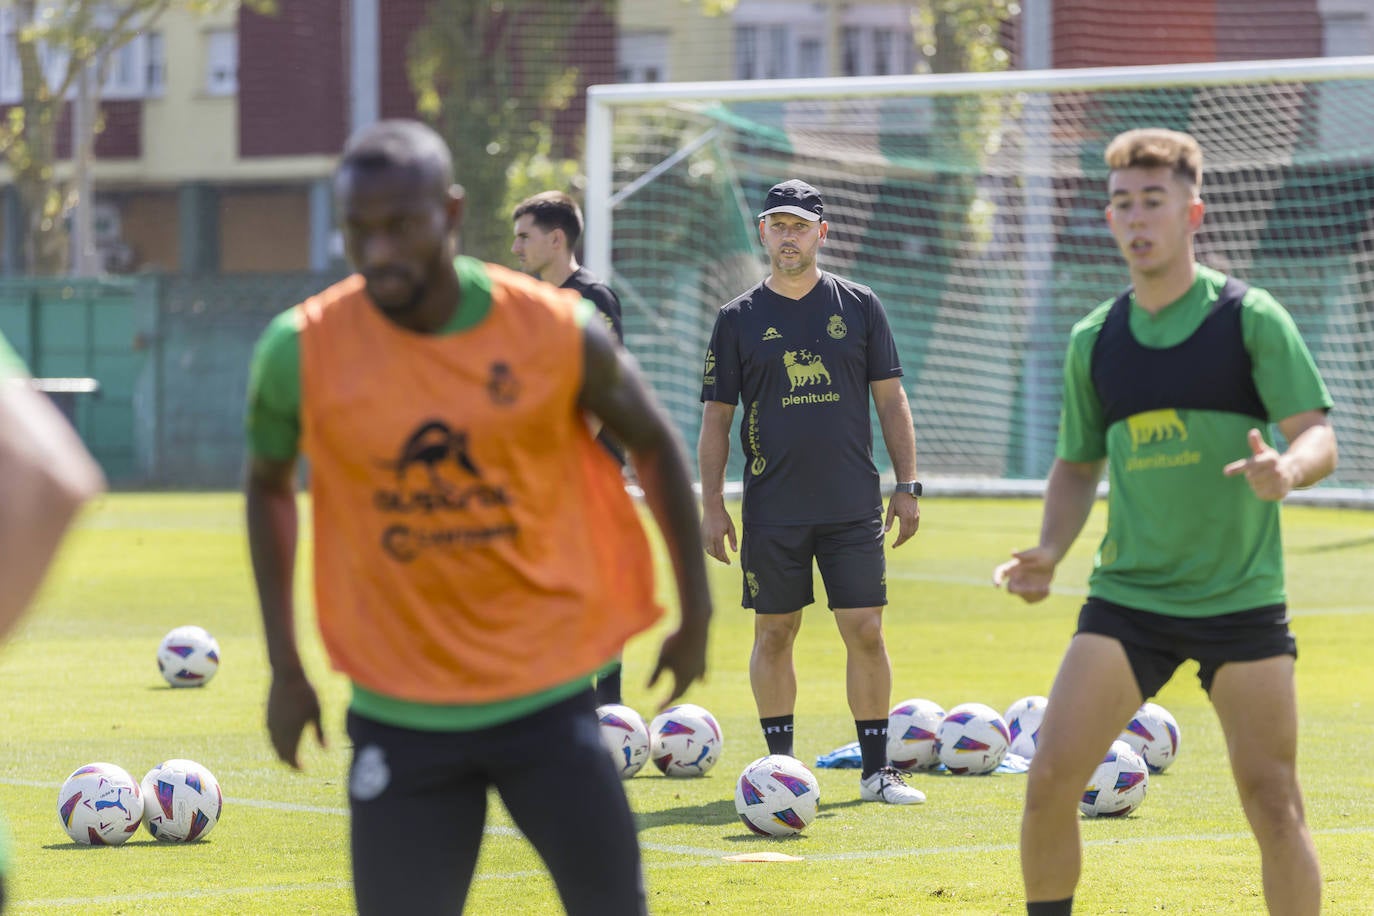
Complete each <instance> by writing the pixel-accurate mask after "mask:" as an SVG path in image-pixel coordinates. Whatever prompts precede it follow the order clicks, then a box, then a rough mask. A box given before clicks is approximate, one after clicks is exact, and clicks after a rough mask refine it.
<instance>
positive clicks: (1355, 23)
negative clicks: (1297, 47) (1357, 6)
mask: <svg viewBox="0 0 1374 916" xmlns="http://www.w3.org/2000/svg"><path fill="white" fill-rule="evenodd" d="M1371 50H1374V48H1371V43H1370V40H1369V21H1368V20H1367V19H1366V18H1365V14H1364V13H1362V12H1359V11H1356V10H1352V11H1348V12H1347V11H1342V12H1332V13H1329V14H1328V15H1326V16H1323V17H1322V53H1323V54H1324V55H1325V56H1326V57H1357V56H1360V55H1364V54H1368V53H1369V52H1370V51H1371Z"/></svg>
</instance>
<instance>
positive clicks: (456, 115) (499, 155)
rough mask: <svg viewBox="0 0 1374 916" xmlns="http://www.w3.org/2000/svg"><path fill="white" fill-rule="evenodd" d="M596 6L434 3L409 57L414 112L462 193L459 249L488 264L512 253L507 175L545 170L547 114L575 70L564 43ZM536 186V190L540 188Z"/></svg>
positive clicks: (530, 0) (551, 0)
mask: <svg viewBox="0 0 1374 916" xmlns="http://www.w3.org/2000/svg"><path fill="white" fill-rule="evenodd" d="M595 5H596V4H595V3H566V2H562V0H505V2H504V3H492V2H490V0H436V2H435V4H434V5H433V6H432V7H431V8H430V13H429V19H428V22H427V23H426V25H425V27H424V28H422V29H420V30H419V31H418V32H416V34H415V37H414V38H413V39H412V41H411V45H410V48H409V54H408V58H409V60H408V63H409V68H410V79H411V85H412V86H413V87H414V88H415V91H416V95H417V100H418V107H419V110H420V112H421V114H423V115H424V116H426V117H428V118H429V119H431V120H432V121H433V122H434V123H435V124H436V126H437V128H438V130H439V132H440V133H441V134H442V135H443V136H444V138H445V140H447V141H448V144H449V147H450V149H451V150H452V152H453V161H454V169H455V171H456V172H457V175H458V180H459V181H460V182H462V184H463V187H464V189H465V191H466V193H467V205H466V215H465V217H464V221H463V236H462V239H463V250H464V251H465V252H466V253H468V254H470V255H473V256H475V257H479V258H483V259H486V260H491V261H500V260H503V255H504V254H505V252H506V250H507V249H508V248H509V247H510V205H511V203H512V201H511V197H512V194H511V188H512V186H513V185H515V186H519V184H520V182H518V181H513V174H514V173H524V172H525V171H527V169H528V167H529V166H530V164H531V163H536V164H537V163H538V162H539V160H541V159H542V160H543V161H544V164H543V165H542V166H541V168H544V169H546V170H547V171H548V174H566V172H567V169H566V168H564V167H560V166H556V165H551V164H550V157H551V156H553V155H554V154H553V153H552V152H551V136H552V130H551V125H550V116H551V115H552V114H553V113H554V112H556V111H558V110H560V109H561V108H563V107H566V105H567V103H568V100H569V99H571V98H572V95H573V93H574V92H575V91H576V89H577V77H578V73H577V70H576V68H574V67H572V66H570V65H569V64H568V63H567V60H568V53H567V46H566V43H567V39H568V36H569V34H570V33H571V31H572V27H573V26H574V25H575V24H576V23H577V21H578V20H579V18H580V17H582V16H584V15H586V14H587V12H588V10H589V8H591V7H593V6H595ZM538 190H543V189H542V188H540V189H538Z"/></svg>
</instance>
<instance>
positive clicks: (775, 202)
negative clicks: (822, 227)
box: [759, 178, 825, 221]
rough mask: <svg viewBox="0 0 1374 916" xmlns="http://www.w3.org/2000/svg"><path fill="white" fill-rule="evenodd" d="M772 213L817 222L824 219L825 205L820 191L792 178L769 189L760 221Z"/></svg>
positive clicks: (760, 214)
mask: <svg viewBox="0 0 1374 916" xmlns="http://www.w3.org/2000/svg"><path fill="white" fill-rule="evenodd" d="M770 213H791V214H792V215H793V216H800V217H801V218H802V219H809V220H812V221H816V220H820V219H823V218H824V215H825V204H824V203H822V202H821V192H820V191H817V190H816V189H815V188H813V187H811V185H809V184H807V183H806V182H804V181H802V180H801V179H799V178H792V179H790V180H788V181H784V182H781V183H780V184H775V185H773V187H771V188H769V189H768V199H767V200H766V201H764V202H763V212H761V213H759V219H763V218H764V217H765V216H767V215H768V214H770Z"/></svg>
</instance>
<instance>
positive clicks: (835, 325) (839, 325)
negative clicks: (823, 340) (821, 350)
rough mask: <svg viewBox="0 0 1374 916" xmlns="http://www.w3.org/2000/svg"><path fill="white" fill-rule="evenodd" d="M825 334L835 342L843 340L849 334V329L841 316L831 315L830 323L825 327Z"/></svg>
mask: <svg viewBox="0 0 1374 916" xmlns="http://www.w3.org/2000/svg"><path fill="white" fill-rule="evenodd" d="M825 333H827V334H829V335H830V336H831V337H832V338H834V339H835V340H843V339H844V335H846V334H848V333H849V328H848V327H846V326H845V323H844V319H843V318H841V317H840V316H839V315H831V316H830V321H829V323H827V324H826V326H825Z"/></svg>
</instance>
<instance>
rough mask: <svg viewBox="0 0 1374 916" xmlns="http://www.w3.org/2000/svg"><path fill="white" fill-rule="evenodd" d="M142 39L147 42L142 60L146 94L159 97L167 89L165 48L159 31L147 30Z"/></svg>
mask: <svg viewBox="0 0 1374 916" xmlns="http://www.w3.org/2000/svg"><path fill="white" fill-rule="evenodd" d="M144 40H145V41H146V42H147V44H148V48H147V54H146V55H145V61H144V62H145V64H146V73H147V76H146V79H147V80H148V84H147V85H148V95H150V96H154V97H160V96H161V95H162V93H163V92H164V91H166V89H167V48H166V46H165V45H164V44H163V43H162V33H161V32H149V33H148V34H147V35H146V36H144Z"/></svg>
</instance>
